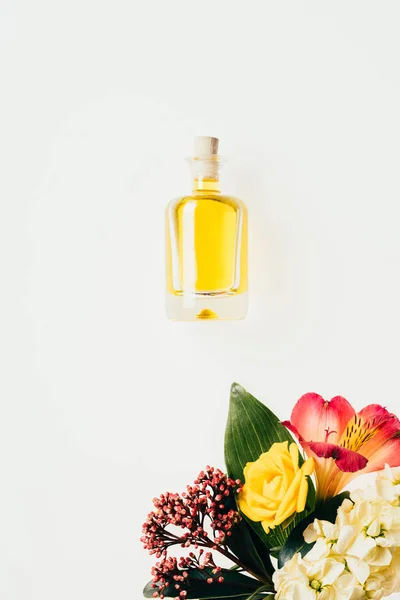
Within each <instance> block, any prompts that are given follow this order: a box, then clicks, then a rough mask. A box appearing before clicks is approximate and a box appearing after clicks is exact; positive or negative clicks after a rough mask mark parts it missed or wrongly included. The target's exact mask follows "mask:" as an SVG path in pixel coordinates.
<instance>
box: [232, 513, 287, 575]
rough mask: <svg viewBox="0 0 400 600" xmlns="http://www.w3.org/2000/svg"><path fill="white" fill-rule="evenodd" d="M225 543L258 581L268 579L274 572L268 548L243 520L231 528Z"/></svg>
mask: <svg viewBox="0 0 400 600" xmlns="http://www.w3.org/2000/svg"><path fill="white" fill-rule="evenodd" d="M226 543H227V546H228V547H229V549H230V550H231V551H232V552H233V554H235V556H237V558H239V560H240V562H241V563H242V564H243V565H244V566H246V567H247V569H248V570H250V571H251V572H252V573H253V574H254V575H256V576H258V577H260V579H263V580H265V579H268V578H269V576H270V575H272V573H273V572H274V570H275V569H274V567H273V565H272V563H271V559H270V557H269V552H268V548H266V547H265V545H264V544H263V543H262V541H261V540H260V538H259V537H258V535H257V534H256V533H255V531H254V530H253V529H252V527H251V526H250V525H249V523H248V522H247V521H246V520H245V519H242V520H241V521H240V522H239V523H238V524H237V525H236V526H235V527H233V529H232V530H231V536H230V537H229V538H227V542H226Z"/></svg>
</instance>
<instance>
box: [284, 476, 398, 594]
mask: <svg viewBox="0 0 400 600" xmlns="http://www.w3.org/2000/svg"><path fill="white" fill-rule="evenodd" d="M304 539H305V541H306V542H307V543H309V544H314V545H313V547H312V549H311V550H310V552H308V554H306V556H305V557H304V558H301V556H300V554H296V555H295V556H294V557H293V558H292V559H291V560H290V561H288V562H287V563H286V564H285V565H284V567H283V568H282V569H279V570H278V571H276V572H275V574H274V584H275V589H276V590H277V595H276V599H277V600H314V599H318V600H363V599H367V600H380V599H381V598H386V597H388V596H390V595H391V594H393V593H395V592H399V591H400V469H390V468H389V467H386V468H385V470H384V471H383V472H381V473H380V474H379V475H378V476H377V478H376V485H375V486H371V487H370V488H368V489H367V490H365V491H359V490H358V491H356V492H353V493H352V494H351V500H345V501H344V502H343V503H342V505H341V507H340V508H339V510H338V514H337V518H336V522H335V523H329V522H328V521H320V520H318V519H316V520H315V521H314V522H313V523H312V524H311V525H309V526H308V527H307V528H306V530H305V531H304Z"/></svg>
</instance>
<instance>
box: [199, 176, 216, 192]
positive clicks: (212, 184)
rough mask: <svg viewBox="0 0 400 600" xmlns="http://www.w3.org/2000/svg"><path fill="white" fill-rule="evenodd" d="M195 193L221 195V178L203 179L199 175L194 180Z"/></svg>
mask: <svg viewBox="0 0 400 600" xmlns="http://www.w3.org/2000/svg"><path fill="white" fill-rule="evenodd" d="M193 191H194V192H217V193H219V192H220V191H221V190H220V186H219V178H211V177H203V176H202V175H197V176H196V177H195V178H194V179H193Z"/></svg>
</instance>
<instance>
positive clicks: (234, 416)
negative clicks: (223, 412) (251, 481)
mask: <svg viewBox="0 0 400 600" xmlns="http://www.w3.org/2000/svg"><path fill="white" fill-rule="evenodd" d="M286 441H287V442H288V443H289V444H291V443H293V442H294V440H293V437H292V436H291V434H290V433H289V431H288V430H287V429H286V427H284V426H283V425H282V424H281V422H280V421H279V419H278V417H277V416H276V415H274V413H273V412H272V411H270V410H269V409H268V408H267V407H266V406H265V405H264V404H262V403H261V402H259V400H257V399H256V398H254V396H252V395H251V394H249V393H248V392H247V391H246V390H245V389H244V388H242V387H241V386H240V385H239V384H238V383H234V384H233V385H232V387H231V401H230V407H229V415H228V422H227V426H226V432H225V462H226V466H227V469H228V474H229V476H230V477H232V478H233V479H241V480H242V481H243V469H244V467H245V466H246V463H248V462H254V461H256V460H257V459H258V458H259V456H260V455H261V454H262V453H263V452H267V451H268V450H269V449H270V448H271V446H272V444H274V443H275V442H286ZM302 462H303V459H302V457H301V455H300V463H302ZM314 498H315V490H314V484H313V482H312V480H311V479H310V478H309V493H308V498H307V504H308V505H309V510H312V509H313V508H314V503H315V500H314ZM305 515H306V511H304V512H303V513H301V514H300V515H297V516H296V518H295V520H294V521H293V522H292V523H291V524H290V525H289V526H288V527H287V528H286V529H284V528H283V527H277V528H276V529H274V531H273V532H271V533H269V534H268V535H267V534H266V533H265V532H264V529H263V528H262V525H261V523H255V522H253V521H250V520H249V519H247V521H248V523H249V524H250V525H251V527H252V528H253V529H254V531H255V532H256V533H257V535H258V536H259V538H260V539H261V540H262V542H263V544H264V545H265V546H266V547H267V548H271V547H273V546H282V545H283V544H284V543H285V541H286V539H287V537H288V535H289V532H290V531H291V529H293V527H295V525H296V524H297V523H299V522H300V521H301V519H302V518H304V517H305Z"/></svg>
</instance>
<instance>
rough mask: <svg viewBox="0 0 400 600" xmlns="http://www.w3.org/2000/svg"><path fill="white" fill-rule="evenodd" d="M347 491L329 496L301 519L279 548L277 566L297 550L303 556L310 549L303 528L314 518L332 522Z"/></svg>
mask: <svg viewBox="0 0 400 600" xmlns="http://www.w3.org/2000/svg"><path fill="white" fill-rule="evenodd" d="M349 496H350V493H349V492H342V493H341V494H339V495H338V496H335V497H334V498H331V499H330V500H328V502H326V503H325V504H323V505H322V506H320V507H319V508H317V510H316V511H314V512H313V513H311V514H310V515H308V516H307V517H306V518H305V519H303V520H302V521H301V523H299V524H298V525H297V527H295V528H294V529H293V531H292V532H291V533H290V535H289V537H288V539H287V540H286V542H285V544H284V546H283V547H282V548H281V550H280V552H279V557H278V567H279V568H281V567H283V565H284V564H285V563H286V562H287V561H288V560H290V559H291V558H292V557H293V556H294V555H295V554H296V553H297V552H300V554H301V555H302V556H305V555H306V554H307V552H309V551H310V550H311V548H312V547H313V546H314V544H307V543H306V542H305V540H304V536H303V532H304V530H305V529H306V528H307V527H308V526H309V525H310V524H311V523H312V522H313V521H314V519H320V520H321V521H329V522H330V523H334V522H335V520H336V515H337V511H338V508H339V507H340V505H341V504H342V502H343V500H345V499H346V498H349Z"/></svg>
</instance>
